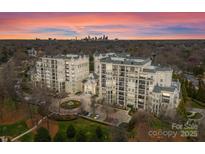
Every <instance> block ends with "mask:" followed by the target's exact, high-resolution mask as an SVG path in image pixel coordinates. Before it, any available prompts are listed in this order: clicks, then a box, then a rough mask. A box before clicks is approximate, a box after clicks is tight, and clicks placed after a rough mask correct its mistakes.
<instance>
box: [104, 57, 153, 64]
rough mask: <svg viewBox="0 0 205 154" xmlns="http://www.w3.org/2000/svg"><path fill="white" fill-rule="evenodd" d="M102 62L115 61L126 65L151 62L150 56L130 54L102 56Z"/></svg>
mask: <svg viewBox="0 0 205 154" xmlns="http://www.w3.org/2000/svg"><path fill="white" fill-rule="evenodd" d="M101 62H105V63H115V64H126V65H144V64H146V63H149V62H151V60H150V59H149V58H147V59H142V58H132V57H129V56H111V57H106V58H102V59H101Z"/></svg>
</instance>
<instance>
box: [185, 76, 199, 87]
mask: <svg viewBox="0 0 205 154" xmlns="http://www.w3.org/2000/svg"><path fill="white" fill-rule="evenodd" d="M184 76H185V78H186V79H187V80H188V82H192V84H193V85H194V87H195V88H196V89H198V88H199V80H198V79H197V78H196V77H195V76H194V75H191V74H184Z"/></svg>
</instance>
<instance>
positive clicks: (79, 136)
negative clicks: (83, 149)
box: [76, 130, 87, 142]
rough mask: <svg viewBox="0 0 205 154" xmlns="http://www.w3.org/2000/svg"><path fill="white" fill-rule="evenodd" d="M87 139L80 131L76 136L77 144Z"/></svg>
mask: <svg viewBox="0 0 205 154" xmlns="http://www.w3.org/2000/svg"><path fill="white" fill-rule="evenodd" d="M86 140H87V138H86V135H85V132H84V131H83V130H80V131H79V132H78V134H77V136H76V141H77V142H86Z"/></svg>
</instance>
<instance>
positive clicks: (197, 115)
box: [187, 112, 202, 119]
mask: <svg viewBox="0 0 205 154" xmlns="http://www.w3.org/2000/svg"><path fill="white" fill-rule="evenodd" d="M187 116H188V118H190V119H200V118H202V115H201V114H200V113H198V112H187Z"/></svg>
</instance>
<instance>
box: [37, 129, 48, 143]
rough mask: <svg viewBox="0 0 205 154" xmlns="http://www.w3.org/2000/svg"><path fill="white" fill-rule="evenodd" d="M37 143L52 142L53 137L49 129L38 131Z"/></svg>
mask: <svg viewBox="0 0 205 154" xmlns="http://www.w3.org/2000/svg"><path fill="white" fill-rule="evenodd" d="M34 141H35V142H50V141H51V137H50V134H49V132H48V130H47V129H45V128H43V127H41V128H39V129H38V130H37V134H36V135H35V137H34Z"/></svg>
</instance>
